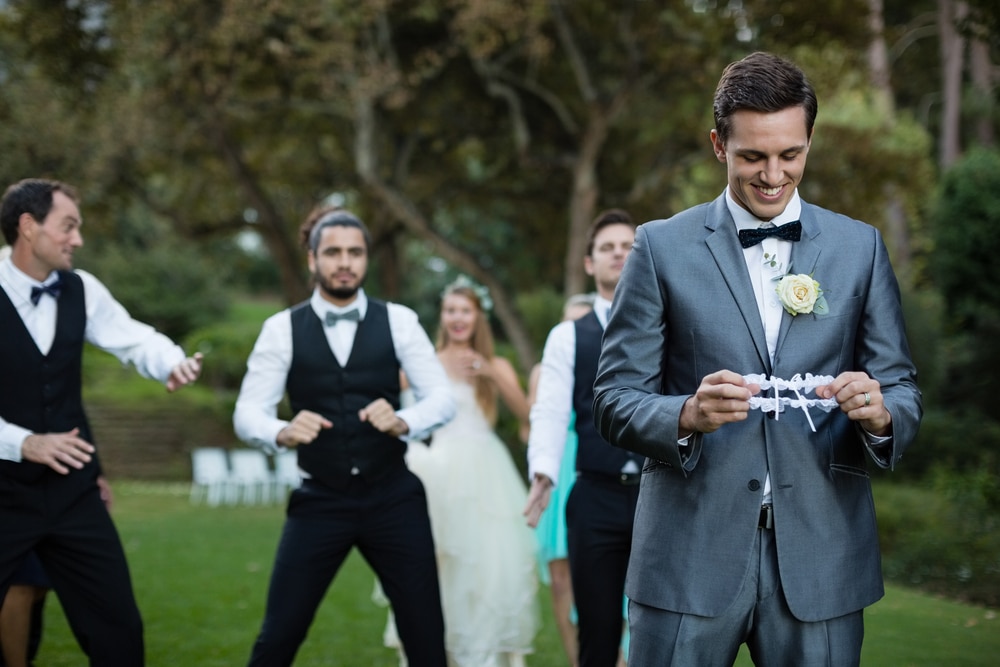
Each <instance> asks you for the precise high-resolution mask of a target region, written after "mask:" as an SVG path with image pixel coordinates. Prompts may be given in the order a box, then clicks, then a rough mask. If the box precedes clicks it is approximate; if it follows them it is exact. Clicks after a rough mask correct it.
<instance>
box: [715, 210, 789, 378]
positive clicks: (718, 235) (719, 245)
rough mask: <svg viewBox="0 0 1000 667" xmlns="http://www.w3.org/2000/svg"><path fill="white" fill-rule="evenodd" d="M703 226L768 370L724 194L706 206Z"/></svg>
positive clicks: (744, 265)
mask: <svg viewBox="0 0 1000 667" xmlns="http://www.w3.org/2000/svg"><path fill="white" fill-rule="evenodd" d="M705 227H706V228H707V229H708V230H709V234H708V236H707V237H706V239H705V243H706V244H707V245H708V250H709V252H711V253H712V257H714V258H715V263H716V264H717V265H718V267H719V271H720V273H722V277H723V279H724V280H725V281H726V284H727V285H728V286H729V291H730V292H731V293H732V295H733V299H734V300H735V301H736V306H737V307H738V308H739V310H740V315H741V316H742V317H743V323H744V324H745V325H746V327H747V330H748V331H749V332H750V337H751V338H752V339H753V343H754V347H755V348H756V349H757V356H758V357H760V361H761V363H762V364H763V368H765V369H767V373H768V374H770V373H771V359H770V357H769V355H768V353H767V339H766V338H765V336H764V325H763V324H762V323H761V321H760V313H759V312H758V310H757V298H756V297H755V296H754V294H753V286H752V285H751V284H750V276H749V275H748V274H747V262H746V258H745V257H744V256H743V249H742V248H741V247H740V243H739V239H738V237H737V235H736V223H735V222H733V216H732V215H730V213H729V208H728V207H727V206H726V196H725V194H723V195H722V196H720V197H718V198H717V199H716V200H715V201H713V202H712V204H711V205H710V206H709V207H708V209H707V215H706V217H705ZM782 324H784V322H782Z"/></svg>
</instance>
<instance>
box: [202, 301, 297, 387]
mask: <svg viewBox="0 0 1000 667" xmlns="http://www.w3.org/2000/svg"><path fill="white" fill-rule="evenodd" d="M282 308H283V306H282V305H280V304H278V303H277V302H273V301H263V300H261V301H253V302H249V301H237V302H236V303H235V304H234V305H233V313H232V316H231V317H228V318H226V319H225V320H223V321H220V322H216V323H214V324H210V325H208V326H206V327H202V328H201V329H196V330H195V331H193V332H191V334H190V335H189V336H188V337H187V338H186V339H185V349H187V350H188V351H189V352H191V353H193V352H201V353H202V354H204V355H205V363H204V364H203V366H202V376H201V381H200V382H201V383H202V384H205V385H208V386H209V387H213V388H215V389H220V390H228V391H233V392H235V391H237V390H239V388H240V383H241V382H242V381H243V376H244V375H245V374H246V370H247V358H248V357H249V356H250V352H251V350H253V345H254V343H255V342H256V340H257V336H258V335H259V334H260V328H261V325H262V324H263V323H264V320H265V319H267V317H269V316H271V315H273V314H274V313H276V312H278V311H279V310H281V309H282Z"/></svg>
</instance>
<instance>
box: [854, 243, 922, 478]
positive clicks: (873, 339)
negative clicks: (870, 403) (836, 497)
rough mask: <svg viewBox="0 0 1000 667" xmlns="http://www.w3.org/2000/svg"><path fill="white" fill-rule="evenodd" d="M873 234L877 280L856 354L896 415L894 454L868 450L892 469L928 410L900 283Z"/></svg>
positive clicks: (870, 291) (871, 286) (860, 367)
mask: <svg viewBox="0 0 1000 667" xmlns="http://www.w3.org/2000/svg"><path fill="white" fill-rule="evenodd" d="M874 233H875V237H876V238H875V253H874V256H873V262H872V272H871V276H872V278H871V282H870V283H869V289H868V295H867V300H866V303H865V312H864V317H863V318H862V320H861V323H860V331H859V335H858V337H857V347H856V349H855V353H854V356H855V360H856V362H857V364H858V370H862V371H865V372H866V373H868V375H869V376H871V377H873V378H875V379H876V380H878V381H879V385H880V386H881V390H882V396H883V399H884V401H885V407H886V409H887V410H888V411H889V414H891V415H892V447H891V453H887V454H884V456H885V458H882V456H883V455H882V454H881V452H879V451H878V450H877V449H872V448H870V449H869V452H870V453H871V455H872V457H873V458H874V459H875V460H876V462H878V464H879V465H880V466H882V467H889V468H892V467H895V464H896V462H897V461H898V460H899V458H900V457H901V456H902V455H903V452H904V451H905V450H906V448H907V447H908V446H909V445H910V443H912V442H913V440H914V439H915V438H916V435H917V430H918V428H919V425H920V419H921V416H922V414H923V409H922V404H921V396H920V390H919V389H918V387H917V378H916V369H915V368H914V366H913V361H912V360H911V358H910V350H909V346H908V344H907V341H906V325H905V322H904V321H903V312H902V307H901V305H900V295H899V285H898V283H897V282H896V276H895V274H894V273H893V270H892V265H891V264H890V262H889V254H888V251H887V250H886V247H885V243H883V241H882V237H881V235H880V234H879V233H878V231H877V230H875V231H874Z"/></svg>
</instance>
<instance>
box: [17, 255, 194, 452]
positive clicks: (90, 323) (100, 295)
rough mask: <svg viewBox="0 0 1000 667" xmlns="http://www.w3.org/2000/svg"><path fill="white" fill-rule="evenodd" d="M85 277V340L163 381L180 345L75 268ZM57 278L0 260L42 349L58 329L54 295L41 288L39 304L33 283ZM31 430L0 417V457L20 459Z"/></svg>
mask: <svg viewBox="0 0 1000 667" xmlns="http://www.w3.org/2000/svg"><path fill="white" fill-rule="evenodd" d="M75 273H76V274H77V275H78V276H80V279H81V280H82V281H83V294H84V302H85V308H86V313H87V325H86V329H85V330H84V340H86V341H87V342H88V343H90V344H91V345H94V346H96V347H98V348H100V349H102V350H104V351H106V352H110V353H111V354H113V355H115V357H117V358H118V359H119V360H120V361H121V362H122V363H123V364H126V365H127V364H132V365H133V366H135V368H136V370H137V371H138V372H139V374H140V375H142V376H143V377H147V378H151V379H154V380H158V381H159V382H163V383H166V381H167V379H169V377H170V373H171V371H172V370H173V369H174V367H175V366H177V364H179V363H180V362H182V361H184V358H185V354H184V350H183V349H181V347H180V346H178V345H177V344H175V343H174V342H173V341H172V340H170V339H169V338H167V337H166V336H164V335H163V334H161V333H159V332H158V331H156V329H154V328H153V327H151V326H149V325H148V324H143V323H142V322H138V321H136V320H134V319H132V317H131V316H130V315H129V314H128V311H126V310H125V308H124V307H123V306H122V305H121V304H120V303H118V302H117V301H116V300H115V299H114V297H113V296H111V292H109V291H108V288H107V287H105V286H104V284H103V283H101V281H99V280H98V279H97V278H95V277H94V276H93V275H91V274H89V273H87V272H86V271H76V272H75ZM55 279H56V273H55V272H53V273H52V274H50V275H49V276H48V277H47V278H46V279H45V281H43V283H38V282H37V281H36V280H34V279H32V278H30V277H28V276H27V275H26V274H25V273H23V272H22V271H21V270H20V269H18V268H17V267H16V266H14V263H13V262H12V261H11V260H10V258H6V259H4V260H2V261H0V288H2V289H3V290H4V292H6V293H7V297H8V298H9V299H10V301H11V303H12V304H14V308H15V309H17V312H18V314H19V315H20V316H21V321H22V322H23V323H24V326H25V328H26V329H27V330H28V333H29V334H31V337H32V339H33V340H34V341H35V345H36V346H37V347H38V350H39V351H40V352H41V353H42V354H48V353H49V350H50V349H51V348H52V342H53V340H54V339H55V335H56V315H57V312H58V307H57V306H58V304H57V302H56V299H54V298H52V297H51V296H49V295H47V294H45V295H42V298H41V299H39V301H38V305H37V306H36V305H33V304H32V303H31V288H32V287H35V286H37V285H39V284H46V285H47V284H49V283H51V282H53V281H54V280H55ZM29 435H32V432H31V431H29V430H28V429H25V428H22V427H21V426H18V425H17V424H14V423H12V422H8V421H5V420H4V419H3V418H0V459H4V460H7V461H20V460H21V444H22V442H24V439H25V438H26V437H28V436H29Z"/></svg>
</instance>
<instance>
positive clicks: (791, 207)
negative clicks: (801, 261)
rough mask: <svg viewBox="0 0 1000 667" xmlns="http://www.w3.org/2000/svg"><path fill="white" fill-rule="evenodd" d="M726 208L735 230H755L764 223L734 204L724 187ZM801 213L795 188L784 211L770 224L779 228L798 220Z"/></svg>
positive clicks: (800, 202)
mask: <svg viewBox="0 0 1000 667" xmlns="http://www.w3.org/2000/svg"><path fill="white" fill-rule="evenodd" d="M726 207H727V208H729V213H730V215H732V216H733V222H735V223H736V229H757V228H758V227H760V226H761V225H762V224H763V223H764V221H763V220H761V219H760V218H756V217H754V216H753V214H752V213H750V211H748V210H746V209H745V208H743V207H742V206H740V205H739V204H737V203H736V200H735V199H733V195H732V192H730V190H729V187H728V186H727V187H726ZM801 213H802V200H801V199H800V198H799V190H798V188H796V189H795V192H794V193H792V198H791V199H789V200H788V205H787V206H786V207H785V210H784V211H782V212H781V213H780V214H779V215H776V216H775V217H774V218H772V219H771V220H770V222H772V223H774V226H775V227H780V226H781V225H783V224H785V223H787V222H794V221H796V220H798V219H799V216H800V215H801Z"/></svg>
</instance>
